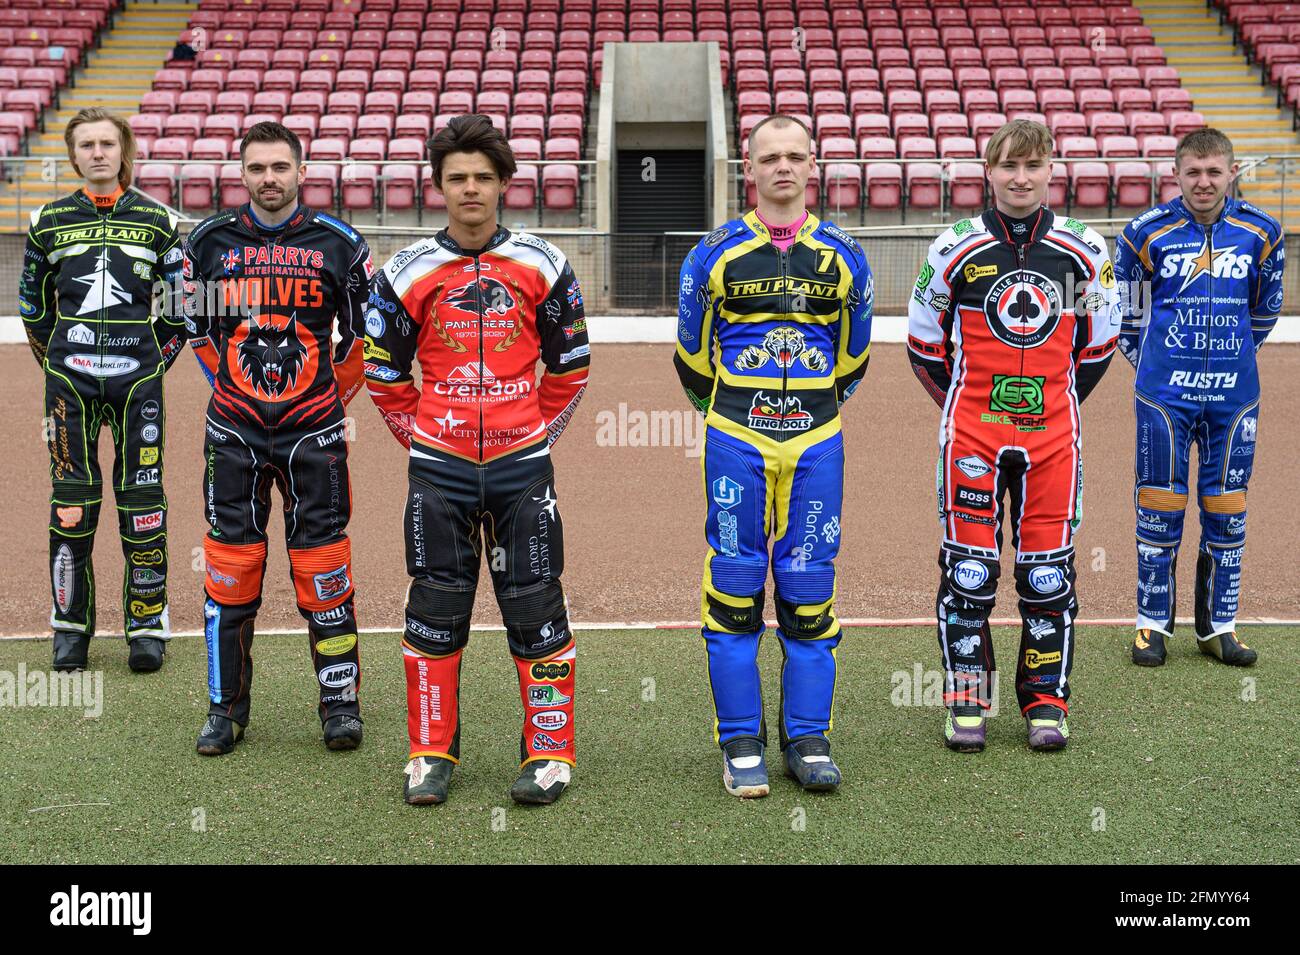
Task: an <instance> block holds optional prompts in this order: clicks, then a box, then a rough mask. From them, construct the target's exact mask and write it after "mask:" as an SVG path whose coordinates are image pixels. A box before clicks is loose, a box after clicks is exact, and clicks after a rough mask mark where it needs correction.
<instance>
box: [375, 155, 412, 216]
mask: <svg viewBox="0 0 1300 955" xmlns="http://www.w3.org/2000/svg"><path fill="white" fill-rule="evenodd" d="M383 181H384V208H385V209H388V210H393V211H401V210H406V209H414V208H415V202H416V191H417V189H418V187H419V183H420V179H419V172H418V167H416V166H414V165H406V164H389V165H387V166H385V167H384V180H383Z"/></svg>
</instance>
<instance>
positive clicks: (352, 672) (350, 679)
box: [319, 663, 357, 690]
mask: <svg viewBox="0 0 1300 955" xmlns="http://www.w3.org/2000/svg"><path fill="white" fill-rule="evenodd" d="M356 678H357V665H356V664H355V663H335V664H332V665H330V666H327V667H325V669H323V670H321V671H320V676H319V679H320V685H321V686H327V687H329V688H331V689H334V690H337V689H341V688H342V687H345V686H347V685H349V684H351V683H354V682H355V681H356Z"/></svg>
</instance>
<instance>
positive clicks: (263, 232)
mask: <svg viewBox="0 0 1300 955" xmlns="http://www.w3.org/2000/svg"><path fill="white" fill-rule="evenodd" d="M185 269H186V275H185V280H186V284H185V292H186V303H187V309H188V311H190V312H191V313H192V314H193V322H194V329H193V332H194V336H195V337H194V340H193V342H192V344H193V346H194V349H195V352H196V354H197V357H198V359H199V363H200V365H201V366H202V367H203V370H204V373H205V374H206V375H207V377H208V380H209V382H211V383H212V384H213V392H212V398H211V400H210V401H209V403H208V411H207V421H206V436H205V439H204V446H203V454H204V460H205V468H204V488H203V491H204V493H203V500H204V508H205V511H206V517H207V520H208V524H209V525H210V529H209V531H208V535H207V537H206V539H205V541H204V547H203V551H204V557H205V567H206V572H207V574H206V578H205V581H204V590H205V592H206V596H207V600H206V602H205V604H204V616H205V626H204V634H205V636H206V639H207V649H208V694H209V699H210V707H209V712H210V713H212V714H215V715H219V716H224V717H226V718H228V719H231V720H233V721H234V722H235V723H237V724H239V725H240V726H246V725H247V724H248V717H249V694H250V688H251V684H252V676H253V668H252V641H253V625H254V618H255V617H256V615H257V611H258V608H259V607H260V606H261V603H262V576H263V573H264V572H265V569H266V553H267V539H266V521H267V517H268V516H269V512H270V508H271V486H272V485H273V484H274V485H276V486H277V487H278V488H279V489H280V494H281V496H282V497H283V498H284V525H285V535H286V537H287V538H288V549H289V564H290V568H291V572H292V575H293V582H294V588H295V590H296V593H297V603H298V611H299V612H300V613H301V614H302V616H303V617H304V618H305V619H306V621H307V629H308V641H309V643H310V647H311V659H312V664H313V666H314V667H315V670H316V677H317V682H318V683H319V689H320V706H319V712H320V717H321V721H322V723H323V722H324V721H325V720H327V719H329V718H330V717H332V716H336V715H346V716H353V717H357V716H359V711H358V708H359V703H358V700H357V688H358V687H359V685H360V682H361V666H360V658H359V656H358V647H357V622H356V616H355V614H354V611H353V599H352V598H353V581H354V579H355V574H354V570H353V566H352V555H351V542H350V541H349V540H348V537H347V534H346V529H347V524H348V518H349V516H350V515H351V510H352V492H351V486H350V484H349V481H348V463H347V461H348V445H347V443H348V440H349V438H350V435H349V429H350V428H351V426H352V423H351V422H350V421H348V420H347V419H346V418H345V417H344V411H343V408H344V405H346V404H347V402H348V401H349V400H350V399H351V398H352V396H353V395H354V394H356V393H357V391H358V390H359V389H360V386H361V362H362V357H361V351H362V334H363V325H364V321H365V307H366V297H367V296H368V294H369V283H370V278H371V276H372V274H373V272H374V264H373V261H372V259H371V256H370V249H369V247H368V246H367V245H366V242H365V240H364V239H363V238H362V237H361V236H360V235H359V234H358V233H357V232H356V231H355V230H353V229H352V228H351V227H350V226H348V225H347V224H346V223H343V222H340V221H339V220H337V219H335V218H333V217H332V216H328V215H325V214H324V213H321V212H317V211H315V210H313V209H309V208H307V207H305V206H299V207H298V209H297V210H296V211H295V212H294V214H293V215H292V216H291V217H290V218H289V220H288V221H287V222H285V223H283V224H282V225H280V226H278V227H275V228H271V227H267V226H265V225H262V224H261V223H259V222H258V221H257V220H256V218H255V215H254V212H253V210H252V208H251V206H249V205H245V206H242V207H240V208H238V209H232V210H226V211H224V212H220V213H217V214H216V215H214V216H211V217H210V218H208V219H205V220H204V221H203V222H201V223H200V224H199V225H198V226H197V227H195V229H194V231H193V232H191V233H190V236H189V239H188V241H187V243H186V257H185ZM336 319H337V325H338V332H339V336H340V338H339V341H338V343H337V344H334V343H333V342H332V340H331V339H332V334H333V332H334V327H335V324H336Z"/></svg>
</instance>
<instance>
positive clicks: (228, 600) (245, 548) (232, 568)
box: [203, 537, 266, 607]
mask: <svg viewBox="0 0 1300 955" xmlns="http://www.w3.org/2000/svg"><path fill="white" fill-rule="evenodd" d="M203 562H204V565H205V567H206V570H207V578H206V580H205V581H204V588H203V589H204V590H206V591H207V592H208V596H209V597H210V598H212V600H213V601H214V602H215V603H218V604H222V605H224V606H228V607H237V606H240V605H242V604H248V603H252V602H253V601H255V600H260V599H261V597H262V574H263V572H265V570H266V541H258V542H257V543H255V544H227V543H226V542H225V541H219V540H217V539H215V538H212V537H208V538H206V539H205V540H204V541H203Z"/></svg>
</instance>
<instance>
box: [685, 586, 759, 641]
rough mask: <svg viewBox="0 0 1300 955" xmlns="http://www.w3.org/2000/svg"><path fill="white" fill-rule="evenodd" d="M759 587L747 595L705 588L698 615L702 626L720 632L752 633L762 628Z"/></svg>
mask: <svg viewBox="0 0 1300 955" xmlns="http://www.w3.org/2000/svg"><path fill="white" fill-rule="evenodd" d="M764 599H765V595H764V593H763V591H762V590H761V589H760V590H759V591H758V592H757V593H755V594H751V595H750V596H748V597H733V596H731V594H723V593H719V592H718V591H716V590H713V589H711V588H707V587H706V588H705V591H704V606H703V608H702V609H701V612H700V616H701V618H702V619H703V621H704V626H705V627H706V628H707V629H709V630H717V631H719V632H721V633H754V632H755V631H758V630H762V629H763V626H764V625H763V601H764Z"/></svg>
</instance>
